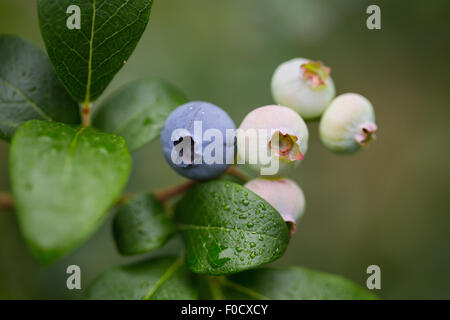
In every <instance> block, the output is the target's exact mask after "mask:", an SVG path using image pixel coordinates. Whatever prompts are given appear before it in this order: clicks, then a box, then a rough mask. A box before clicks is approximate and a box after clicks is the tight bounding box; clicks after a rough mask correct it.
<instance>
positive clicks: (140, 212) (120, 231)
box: [113, 194, 176, 255]
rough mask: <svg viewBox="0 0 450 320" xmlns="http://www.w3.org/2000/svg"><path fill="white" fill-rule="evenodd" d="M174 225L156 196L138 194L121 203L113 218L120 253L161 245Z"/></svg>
mask: <svg viewBox="0 0 450 320" xmlns="http://www.w3.org/2000/svg"><path fill="white" fill-rule="evenodd" d="M175 231H176V230H175V225H174V224H173V223H172V221H171V220H170V219H169V218H168V216H167V214H166V213H165V212H164V207H163V205H162V204H161V202H159V201H158V200H157V199H156V198H155V196H153V195H151V194H140V195H137V196H135V197H134V198H132V199H131V200H129V201H127V202H126V203H124V204H122V205H121V206H120V208H119V210H118V211H117V213H116V215H115V217H114V221H113V232H114V239H115V241H116V245H117V248H118V250H119V252H120V253H121V254H124V255H134V254H141V253H145V252H148V251H151V250H155V249H158V248H160V247H162V246H163V245H164V244H165V243H166V242H167V240H169V239H170V237H171V236H172V235H173V234H174V233H175Z"/></svg>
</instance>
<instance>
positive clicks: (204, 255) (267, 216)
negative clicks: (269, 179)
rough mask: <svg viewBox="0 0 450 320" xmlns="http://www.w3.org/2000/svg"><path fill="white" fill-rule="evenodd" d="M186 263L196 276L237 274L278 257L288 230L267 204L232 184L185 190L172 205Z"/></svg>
mask: <svg viewBox="0 0 450 320" xmlns="http://www.w3.org/2000/svg"><path fill="white" fill-rule="evenodd" d="M175 217H176V222H177V224H178V228H179V229H180V231H181V232H182V235H183V239H184V241H185V246H186V264H187V266H188V267H189V268H190V269H191V270H192V271H193V272H196V273H201V274H210V275H222V274H230V273H236V272H240V271H243V270H247V269H250V268H254V267H256V266H259V265H262V264H265V263H268V262H271V261H274V260H276V259H278V258H279V257H280V256H281V255H282V254H283V252H284V251H285V250H286V246H287V243H288V241H289V231H288V228H287V226H286V223H285V222H284V220H283V218H282V217H281V215H280V214H279V213H278V212H277V211H276V210H275V209H274V208H273V207H272V206H271V205H270V204H269V203H267V202H266V201H265V200H263V199H262V198H260V197H259V196H257V195H256V194H254V193H253V192H251V191H250V190H248V189H247V188H244V187H243V186H240V185H238V184H236V183H232V182H227V181H221V180H216V181H211V182H207V183H200V184H198V185H196V186H195V187H194V188H193V189H191V190H190V191H188V192H187V193H186V195H185V196H184V197H183V198H182V199H181V201H180V202H179V203H178V204H177V206H176V211H175Z"/></svg>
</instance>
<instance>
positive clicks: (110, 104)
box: [93, 79, 187, 151]
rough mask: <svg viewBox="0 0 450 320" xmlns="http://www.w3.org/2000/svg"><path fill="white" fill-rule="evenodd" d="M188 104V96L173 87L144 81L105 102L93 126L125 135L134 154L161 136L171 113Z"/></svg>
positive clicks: (128, 86)
mask: <svg viewBox="0 0 450 320" xmlns="http://www.w3.org/2000/svg"><path fill="white" fill-rule="evenodd" d="M185 102H187V99H186V98H185V96H184V95H183V94H182V93H181V92H180V91H179V90H178V89H176V88H175V87H173V86H172V85H171V84H169V83H167V82H165V81H162V80H157V79H143V80H140V81H135V82H132V83H130V84H128V85H126V86H125V87H123V88H122V89H120V90H118V91H117V92H116V93H115V94H113V95H112V96H111V97H109V98H108V99H107V100H106V101H105V102H103V103H102V104H101V105H100V106H99V108H98V111H97V112H95V114H94V117H93V125H94V126H95V127H97V128H100V129H102V130H104V131H106V132H111V133H115V134H118V135H121V136H122V137H123V138H124V139H125V141H126V142H127V146H128V148H129V150H130V151H134V150H136V149H138V148H140V147H142V146H143V145H144V144H146V143H148V142H150V141H152V140H153V139H155V138H156V137H158V136H159V134H160V132H161V130H162V128H163V126H164V122H165V121H166V119H167V117H168V116H169V115H170V113H171V112H172V111H173V110H174V109H175V108H177V107H178V106H180V105H182V104H184V103H185Z"/></svg>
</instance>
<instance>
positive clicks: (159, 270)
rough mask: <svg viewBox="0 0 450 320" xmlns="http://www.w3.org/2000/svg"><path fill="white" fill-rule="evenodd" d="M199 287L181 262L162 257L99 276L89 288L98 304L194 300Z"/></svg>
mask: <svg viewBox="0 0 450 320" xmlns="http://www.w3.org/2000/svg"><path fill="white" fill-rule="evenodd" d="M197 296H198V292H197V283H196V281H195V277H194V275H193V274H191V273H189V272H188V270H187V269H186V267H185V266H184V265H183V261H182V259H181V258H178V259H177V258H169V257H160V258H153V259H150V260H146V261H144V262H139V263H135V264H132V265H127V266H123V267H115V268H112V269H110V270H108V271H106V272H104V273H103V274H102V275H100V276H99V277H98V278H97V279H96V280H95V281H94V282H93V283H92V285H91V286H90V287H89V289H88V292H87V298H88V299H97V300H138V299H143V300H194V299H197Z"/></svg>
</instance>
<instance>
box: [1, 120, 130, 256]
mask: <svg viewBox="0 0 450 320" xmlns="http://www.w3.org/2000/svg"><path fill="white" fill-rule="evenodd" d="M130 162H131V160H130V155H129V153H128V151H127V148H126V145H125V141H124V140H123V139H122V138H121V137H119V136H116V135H111V134H107V133H103V132H100V131H98V130H96V129H93V128H89V127H87V128H75V127H72V126H68V125H65V124H61V123H57V122H46V121H40V120H31V121H28V122H27V123H26V124H24V125H23V126H22V127H20V128H19V130H17V132H16V134H15V135H14V138H13V139H12V143H11V151H10V159H9V164H10V175H11V183H12V192H13V196H14V201H15V203H16V209H17V216H18V219H19V225H20V228H21V231H22V233H23V235H24V236H25V239H26V241H27V243H28V245H29V247H30V249H31V251H32V253H33V254H34V256H35V257H36V258H37V259H38V260H39V261H40V262H43V263H48V262H52V261H54V260H56V259H58V258H59V257H61V256H63V255H65V254H66V253H68V252H69V251H71V250H72V249H74V248H75V247H76V246H78V245H79V244H80V243H82V242H83V241H84V240H85V239H86V238H88V237H89V236H90V235H91V234H92V233H93V232H94V231H95V230H96V228H97V227H98V226H99V224H100V223H101V222H102V220H103V217H104V216H105V214H106V213H107V211H108V209H109V208H110V207H111V206H112V205H113V203H114V202H115V201H116V199H117V198H118V197H119V196H120V194H121V190H122V188H123V187H124V185H125V183H126V182H127V179H128V175H129V173H130Z"/></svg>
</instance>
